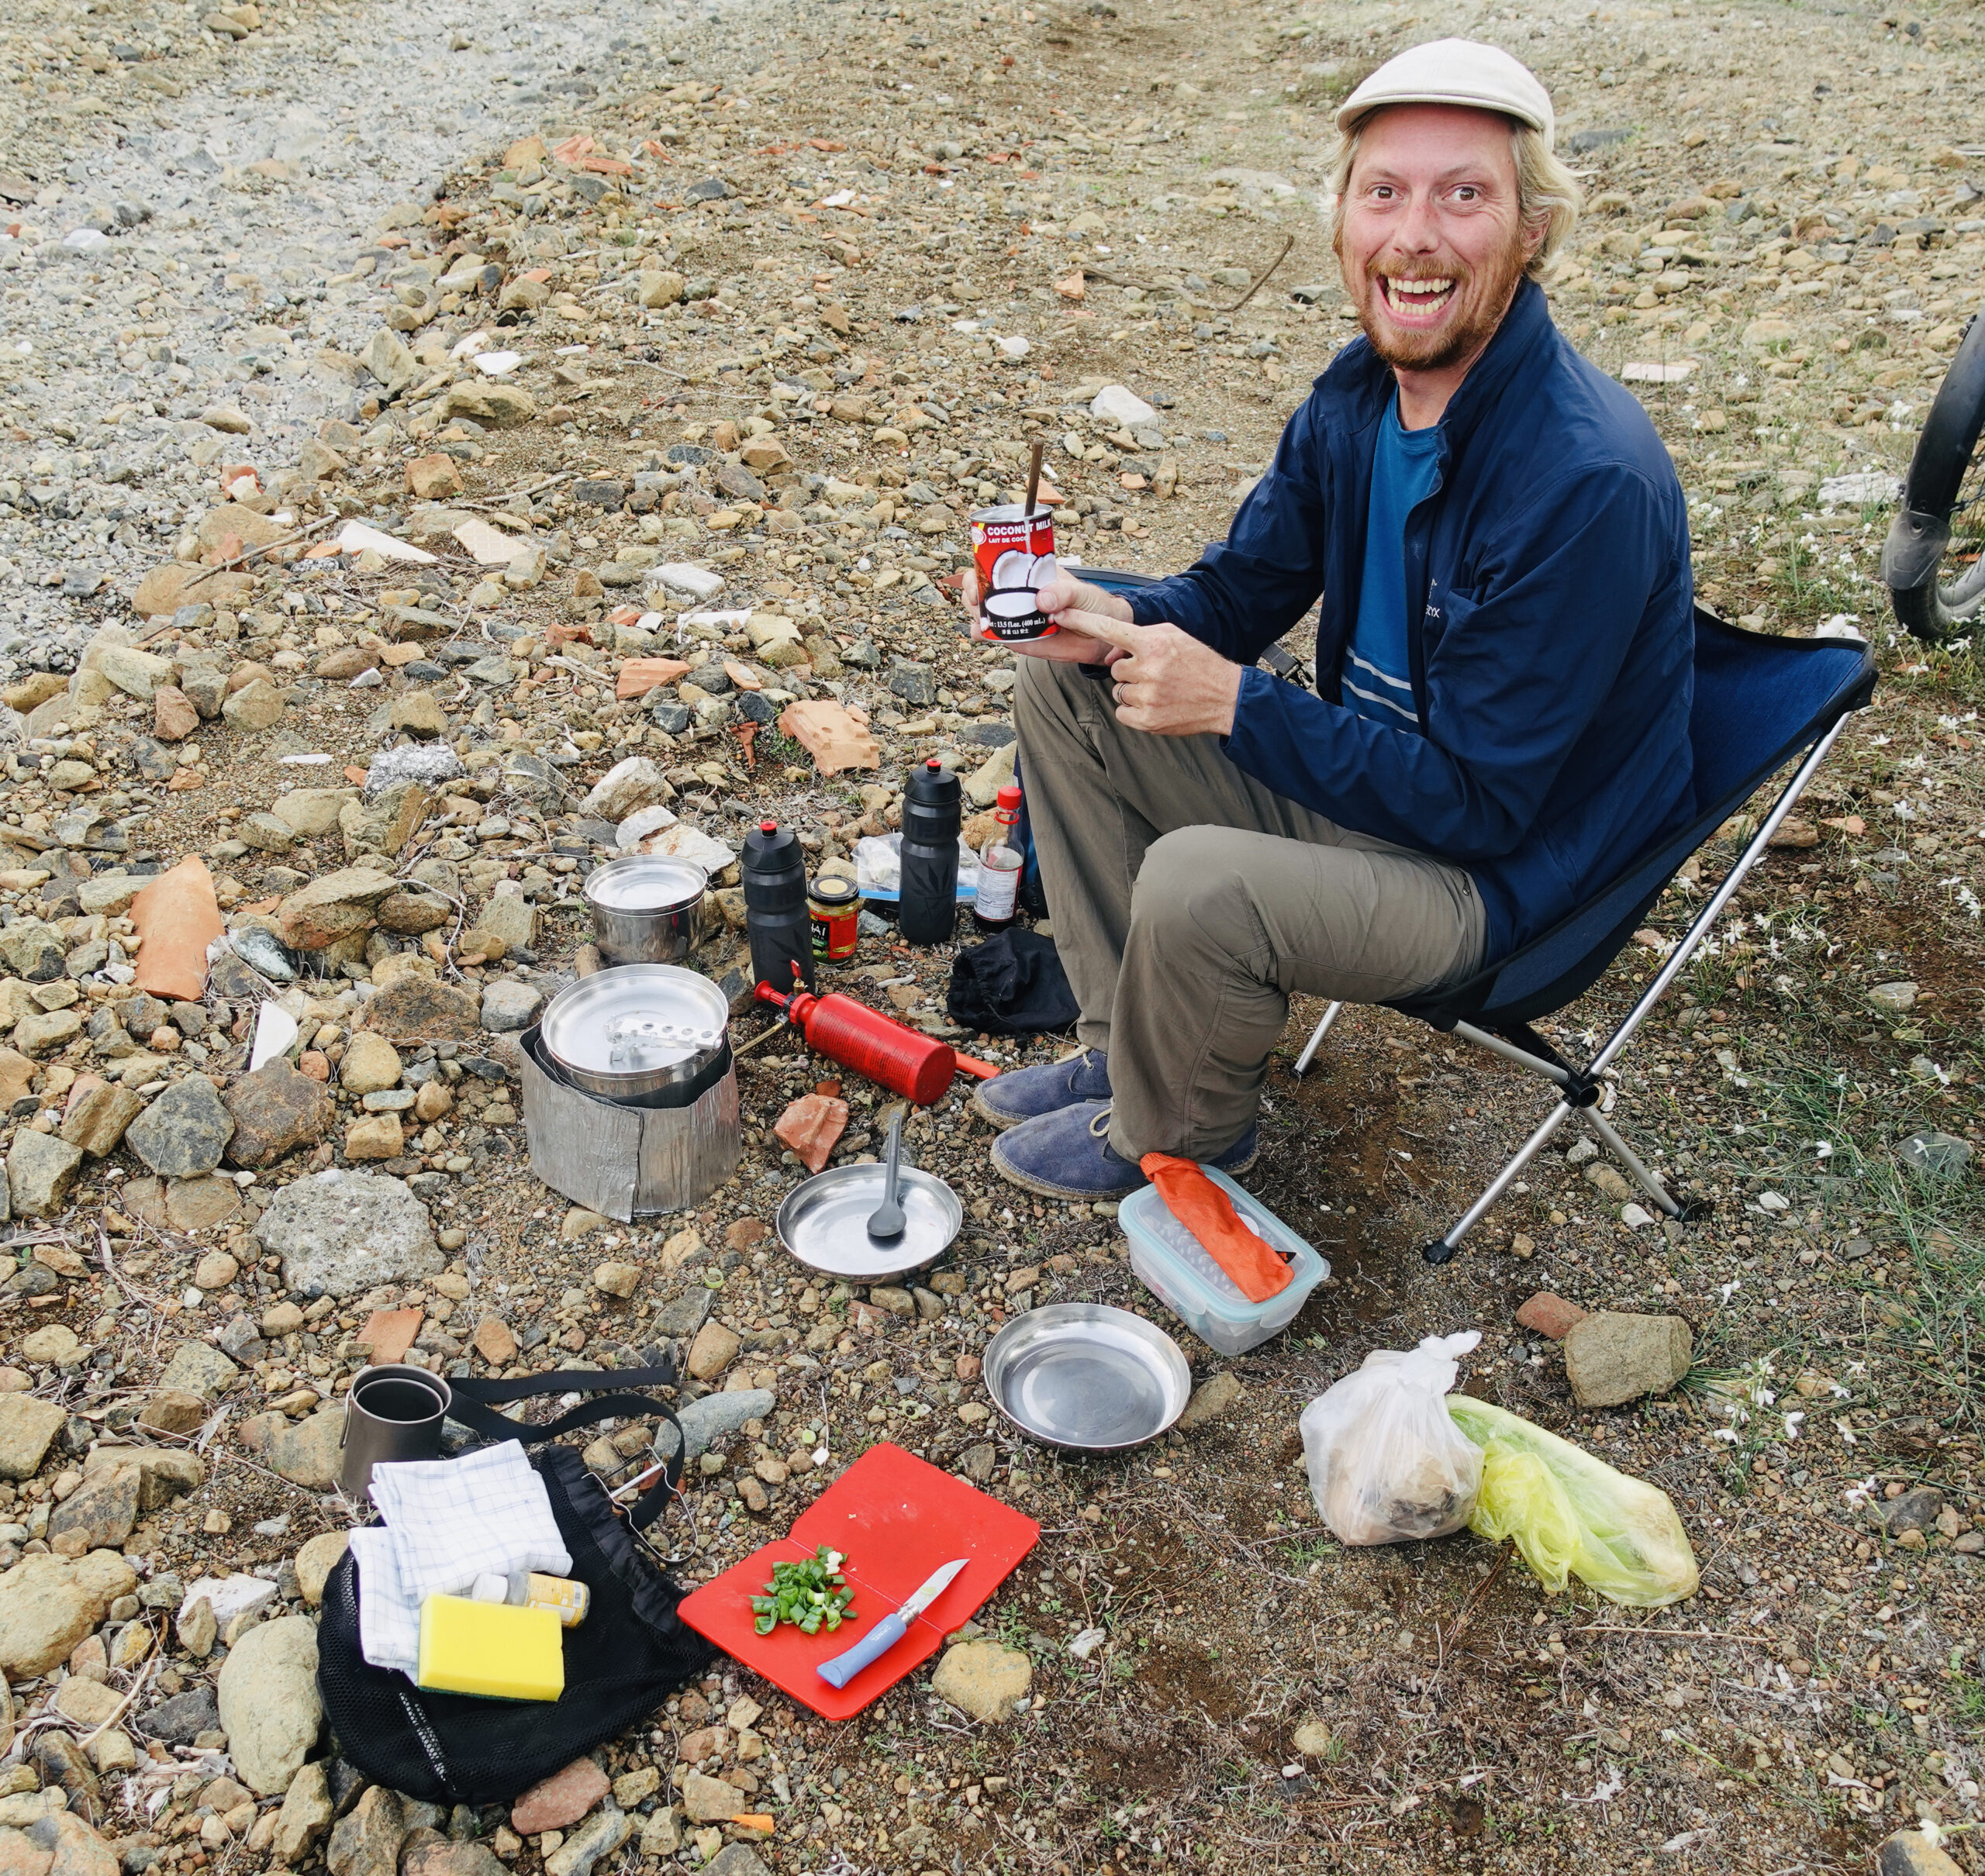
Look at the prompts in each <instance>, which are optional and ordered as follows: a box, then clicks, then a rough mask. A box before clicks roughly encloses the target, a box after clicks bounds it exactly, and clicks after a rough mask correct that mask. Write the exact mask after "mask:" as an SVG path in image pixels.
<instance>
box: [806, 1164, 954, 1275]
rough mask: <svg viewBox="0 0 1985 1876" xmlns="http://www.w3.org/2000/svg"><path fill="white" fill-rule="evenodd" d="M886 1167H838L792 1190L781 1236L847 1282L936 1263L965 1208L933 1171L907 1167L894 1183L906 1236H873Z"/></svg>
mask: <svg viewBox="0 0 1985 1876" xmlns="http://www.w3.org/2000/svg"><path fill="white" fill-rule="evenodd" d="M884 1178H885V1174H884V1171H883V1168H882V1165H881V1164H879V1163H878V1164H875V1165H873V1166H834V1167H829V1168H828V1170H827V1171H825V1172H823V1173H816V1174H814V1175H813V1178H810V1179H809V1180H807V1181H806V1182H805V1183H804V1184H803V1185H796V1186H795V1187H794V1188H793V1189H792V1191H789V1193H787V1194H786V1195H785V1203H784V1204H782V1205H781V1206H780V1207H779V1209H778V1218H777V1219H776V1220H775V1229H777V1231H778V1241H779V1242H780V1243H782V1244H783V1245H784V1246H785V1247H786V1249H787V1250H789V1251H791V1252H792V1254H793V1256H794V1257H796V1258H798V1259H799V1261H800V1262H801V1263H802V1264H805V1265H806V1267H807V1268H808V1269H809V1270H811V1271H820V1273H821V1274H823V1276H828V1277H838V1278H841V1279H842V1280H843V1281H844V1282H848V1283H889V1282H892V1281H895V1279H896V1278H899V1277H906V1276H908V1275H909V1274H910V1272H911V1271H920V1270H922V1269H923V1268H924V1267H926V1266H927V1265H928V1264H934V1263H935V1262H936V1261H937V1259H938V1258H939V1257H941V1256H942V1255H943V1254H944V1249H945V1247H946V1246H948V1244H949V1243H951V1240H952V1239H953V1238H955V1237H956V1236H958V1228H959V1226H961V1225H962V1224H963V1223H965V1207H964V1206H963V1205H961V1204H960V1203H959V1202H958V1194H957V1193H955V1191H952V1190H951V1188H950V1187H949V1186H948V1185H946V1184H945V1183H944V1181H943V1180H941V1178H938V1177H937V1174H935V1173H927V1172H924V1171H922V1170H920V1168H919V1167H914V1166H906V1167H903V1170H902V1171H901V1173H900V1174H899V1176H898V1178H897V1182H896V1198H897V1201H898V1202H899V1204H900V1205H902V1206H903V1236H901V1237H899V1238H891V1239H889V1240H883V1239H881V1238H872V1237H871V1236H869V1235H868V1218H869V1215H870V1213H872V1212H873V1211H874V1210H875V1208H876V1207H877V1206H878V1205H880V1204H881V1203H882V1186H883V1181H884Z"/></svg>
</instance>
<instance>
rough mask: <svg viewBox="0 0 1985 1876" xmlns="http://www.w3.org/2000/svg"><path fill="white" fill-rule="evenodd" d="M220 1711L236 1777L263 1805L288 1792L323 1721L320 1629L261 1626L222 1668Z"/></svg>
mask: <svg viewBox="0 0 1985 1876" xmlns="http://www.w3.org/2000/svg"><path fill="white" fill-rule="evenodd" d="M219 1703H220V1723H221V1725H222V1726H223V1728H224V1729H226V1733H227V1750H228V1755H229V1757H231V1758H232V1759H233V1760H234V1771H235V1775H236V1777H237V1778H240V1780H241V1781H242V1782H243V1784H244V1785H247V1786H248V1787H249V1788H250V1790H252V1791H254V1792H258V1793H260V1794H261V1796H263V1797H264V1798H268V1797H271V1796H273V1795H274V1794H276V1793H277V1792H286V1791H288V1789H289V1781H290V1780H291V1779H292V1778H295V1776H296V1773H297V1770H298V1768H299V1767H300V1766H301V1765H302V1763H303V1760H304V1758H305V1757H306V1755H307V1754H308V1753H309V1750H310V1748H311V1747H312V1746H313V1745H314V1744H315V1743H316V1739H317V1729H318V1727H319V1725H321V1724H322V1723H323V1716H324V1710H323V1704H322V1703H321V1702H319V1699H318V1698H317V1629H316V1624H315V1623H312V1621H311V1620H310V1619H309V1617H307V1616H282V1617H281V1618H279V1619H278V1620H276V1621H274V1622H264V1623H257V1624H256V1626H254V1628H252V1629H250V1630H249V1631H248V1633H247V1634H246V1635H244V1636H242V1637H241V1639H240V1640H239V1641H237V1642H236V1643H235V1644H234V1646H233V1647H232V1648H230V1650H228V1655H227V1659H226V1660H225V1661H223V1663H222V1664H221V1670H220V1689H219Z"/></svg>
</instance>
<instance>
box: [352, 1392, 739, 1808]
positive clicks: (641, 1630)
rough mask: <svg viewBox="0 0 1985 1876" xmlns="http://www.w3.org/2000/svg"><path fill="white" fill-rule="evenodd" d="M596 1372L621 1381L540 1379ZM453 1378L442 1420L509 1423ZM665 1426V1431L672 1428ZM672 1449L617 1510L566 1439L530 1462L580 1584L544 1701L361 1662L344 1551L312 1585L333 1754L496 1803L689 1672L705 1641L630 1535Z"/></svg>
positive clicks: (650, 1512)
mask: <svg viewBox="0 0 1985 1876" xmlns="http://www.w3.org/2000/svg"><path fill="white" fill-rule="evenodd" d="M632 1378H633V1377H632V1376H625V1377H618V1378H616V1379H632ZM575 1380H578V1381H582V1382H583V1381H594V1382H595V1383H604V1382H606V1381H609V1377H608V1376H606V1375H592V1376H575V1375H572V1374H559V1375H558V1376H557V1377H556V1378H555V1383H554V1385H558V1387H560V1388H561V1389H562V1388H567V1387H569V1386H570V1385H571V1382H572V1381H575ZM453 1385H454V1387H455V1388H456V1389H457V1400H456V1405H455V1409H454V1413H453V1416H452V1417H454V1418H456V1419H461V1420H463V1421H464V1423H468V1424H470V1425H472V1426H474V1427H475V1429H476V1430H477V1431H478V1432H488V1433H492V1436H493V1435H494V1433H495V1430H496V1429H498V1428H499V1427H501V1426H505V1425H508V1424H509V1422H508V1420H507V1419H506V1416H502V1415H499V1414H495V1413H491V1412H487V1410H486V1409H477V1408H476V1407H475V1406H474V1405H471V1403H470V1402H468V1401H466V1400H465V1399H464V1398H463V1390H464V1389H465V1388H467V1387H468V1386H469V1385H472V1384H469V1383H465V1382H461V1381H457V1382H455V1383H454V1384H453ZM480 1387H481V1388H485V1389H487V1390H488V1392H489V1393H491V1394H494V1393H496V1392H497V1391H499V1390H508V1391H511V1398H521V1397H522V1390H523V1389H526V1388H530V1389H532V1391H547V1389H546V1388H545V1385H544V1383H543V1382H539V1383H537V1384H536V1385H535V1387H534V1388H533V1384H532V1383H531V1382H528V1381H526V1382H509V1383H495V1384H490V1383H487V1382H485V1383H482V1384H480ZM596 1406H597V1407H598V1408H599V1409H604V1410H605V1411H606V1412H620V1413H622V1414H626V1413H627V1412H630V1411H632V1412H648V1413H654V1412H658V1411H660V1412H661V1413H662V1414H663V1415H664V1416H665V1417H666V1418H667V1419H671V1420H673V1419H675V1416H674V1415H673V1414H671V1413H669V1412H668V1410H667V1409H666V1408H664V1407H661V1405H660V1403H658V1402H654V1401H648V1402H641V1401H639V1400H637V1399H632V1398H630V1396H627V1395H619V1396H617V1397H616V1398H614V1399H613V1400H612V1401H609V1402H599V1403H597V1404H596ZM574 1413H575V1415H586V1414H587V1409H585V1408H581V1409H575V1410H574ZM588 1417H591V1418H597V1417H599V1414H598V1412H597V1411H595V1412H593V1413H592V1414H591V1415H590V1416H588ZM572 1418H573V1416H572V1415H568V1416H565V1419H566V1420H567V1421H569V1420H570V1419H572ZM554 1424H558V1425H562V1424H563V1423H554ZM550 1431H551V1429H550V1428H540V1427H533V1426H525V1425H523V1423H516V1432H515V1433H512V1434H506V1435H503V1436H504V1437H523V1438H524V1439H526V1440H529V1439H530V1437H531V1436H533V1435H534V1434H536V1435H542V1434H544V1433H548V1432H550ZM677 1431H678V1436H679V1434H680V1431H681V1429H680V1426H679V1425H678V1429H677ZM676 1454H677V1459H676V1461H675V1464H671V1467H670V1468H669V1471H668V1474H667V1475H666V1476H665V1478H663V1479H662V1481H661V1483H660V1484H659V1485H657V1486H656V1488H654V1490H653V1491H651V1492H650V1493H648V1494H647V1495H646V1496H644V1498H643V1499H642V1500H641V1502H640V1504H639V1505H637V1506H636V1507H635V1508H634V1509H633V1511H632V1512H630V1514H629V1515H628V1516H626V1517H624V1518H623V1517H622V1516H619V1515H617V1514H616V1511H615V1509H614V1505H613V1501H612V1499H611V1498H609V1496H608V1494H607V1488H606V1485H604V1483H602V1481H601V1480H600V1479H599V1478H598V1477H597V1476H596V1475H595V1474H593V1473H592V1472H591V1471H589V1470H588V1469H587V1467H586V1465H585V1461H584V1460H582V1459H581V1457H579V1455H578V1453H577V1452H576V1451H575V1450H574V1449H573V1448H571V1447H569V1446H557V1445H552V1446H547V1447H545V1448H544V1450H543V1451H541V1452H540V1453H539V1454H537V1456H536V1457H535V1458H533V1460H532V1462H531V1463H532V1465H533V1467H534V1468H535V1469H536V1471H537V1473H538V1475H539V1476H540V1478H542V1479H543V1480H544V1489H545V1492H546V1494H547V1496H548V1497H549V1498H550V1499H551V1512H552V1516H554V1518H555V1519H557V1520H558V1531H559V1535H560V1536H561V1537H562V1538H563V1539H564V1543H565V1547H566V1549H567V1550H569V1551H570V1552H571V1555H572V1574H573V1576H574V1578H575V1579H577V1580H578V1581H580V1582H582V1583H583V1584H585V1586H586V1588H588V1589H589V1591H592V1602H591V1605H590V1606H589V1609H588V1610H587V1612H586V1618H585V1621H583V1622H582V1623H579V1624H578V1626H576V1627H575V1628H570V1629H566V1630H565V1631H564V1654H565V1691H564V1694H563V1695H561V1697H560V1698H558V1700H556V1701H554V1702H546V1701H537V1700H528V1701H515V1702H513V1701H506V1700H482V1699H478V1698H474V1697H472V1696H471V1695H465V1694H442V1693H433V1692H429V1691H427V1690H426V1689H425V1688H419V1687H416V1686H415V1685H414V1684H413V1681H410V1680H409V1679H408V1678H407V1677H406V1675H405V1674H401V1673H399V1671H396V1670H394V1669H390V1668H383V1667H374V1666H372V1664H371V1663H370V1662H369V1661H368V1660H366V1659H365V1657H364V1654H363V1652H362V1651H361V1648H360V1646H359V1627H358V1599H359V1596H360V1595H361V1585H360V1582H359V1576H358V1567H357V1560H356V1559H355V1558H354V1557H353V1556H352V1554H350V1551H348V1550H347V1552H346V1553H345V1554H344V1556H343V1557H341V1558H340V1560H339V1561H338V1563H337V1567H335V1568H334V1569H333V1571H331V1573H330V1578H329V1579H328V1581H326V1584H325V1585H324V1606H323V1613H322V1615H321V1616H320V1617H319V1621H318V1626H317V1686H318V1691H319V1692H320V1693H321V1694H322V1695H323V1701H324V1711H325V1714H326V1718H327V1719H329V1721H330V1726H331V1730H332V1731H333V1733H335V1734H336V1735H337V1742H338V1747H339V1750H340V1751H341V1752H342V1753H343V1755H344V1757H346V1758H347V1760H350V1763H351V1764H353V1765H354V1766H356V1767H357V1768H358V1770H359V1771H361V1772H363V1773H364V1774H365V1776H366V1777H367V1778H370V1779H371V1780H373V1781H375V1783H377V1784H380V1785H385V1786H387V1787H388V1788H390V1789H392V1790H393V1791H396V1792H403V1793H404V1794H406V1796H408V1797H409V1798H420V1799H423V1800H424V1801H426V1802H429V1803H431V1804H443V1805H456V1804H466V1805H486V1804H502V1803H508V1802H509V1800H511V1799H512V1798H515V1797H516V1796H517V1795H519V1794H520V1792H526V1791H528V1790H529V1789H530V1787H531V1786H533V1785H536V1784H537V1782H538V1781H540V1779H544V1778H549V1777H551V1774H553V1773H554V1772H555V1771H561V1770H562V1769H563V1768H564V1767H566V1766H568V1765H569V1764H571V1762H572V1761H573V1760H575V1759H578V1758H582V1757H584V1756H585V1754H588V1753H589V1752H591V1751H592V1750H593V1749H594V1748H595V1747H599V1746H602V1745H604V1744H605V1743H606V1742H607V1741H608V1740H610V1739H613V1738H615V1737H616V1736H618V1735H619V1734H620V1733H624V1732H625V1731H627V1729H628V1728H629V1727H630V1726H633V1725H635V1724H637V1723H639V1722H640V1721H641V1720H644V1719H646V1718H647V1716H649V1715H650V1714H651V1713H652V1712H654V1710H655V1709H657V1708H658V1707H659V1706H660V1705H661V1703H662V1702H663V1701H665V1699H667V1698H668V1695H670V1694H671V1692H674V1691H675V1689H676V1688H678V1687H679V1686H681V1685H682V1683H683V1682H684V1681H687V1680H689V1678H692V1676H694V1675H696V1674H700V1673H702V1672H703V1669H704V1668H706V1667H708V1666H709V1663H710V1662H711V1660H713V1658H714V1657H715V1655H716V1650H715V1649H714V1648H713V1647H712V1646H711V1645H710V1643H709V1642H707V1641H706V1640H704V1639H703V1636H700V1635H699V1634H698V1633H696V1631H695V1630H694V1629H692V1628H691V1627H690V1626H689V1625H688V1623H685V1622H684V1621H682V1619H681V1618H680V1617H679V1616H678V1615H677V1614H676V1605H677V1604H678V1603H679V1602H681V1601H682V1597H683V1595H684V1593H685V1592H684V1591H683V1590H682V1588H681V1586H680V1585H678V1584H676V1583H675V1582H673V1581H671V1580H670V1578H668V1576H666V1575H665V1574H664V1573H663V1571H662V1570H661V1567H660V1565H659V1564H658V1562H657V1561H656V1560H655V1557H654V1553H653V1552H652V1550H651V1549H650V1548H649V1547H648V1544H647V1540H646V1539H645V1538H644V1536H642V1535H641V1527H642V1526H644V1525H645V1524H647V1523H649V1522H651V1520H652V1519H653V1518H654V1516H657V1515H658V1513H659V1512H661V1509H664V1508H665V1505H667V1503H668V1502H669V1501H670V1500H671V1499H672V1498H673V1497H674V1496H675V1481H676V1478H677V1477H678V1473H679V1467H680V1459H681V1454H682V1446H681V1444H680V1443H678V1446H677V1447H676Z"/></svg>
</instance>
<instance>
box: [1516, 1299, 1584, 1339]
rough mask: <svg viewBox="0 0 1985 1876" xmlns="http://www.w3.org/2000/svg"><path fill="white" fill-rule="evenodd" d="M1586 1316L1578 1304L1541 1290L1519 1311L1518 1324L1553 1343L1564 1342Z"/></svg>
mask: <svg viewBox="0 0 1985 1876" xmlns="http://www.w3.org/2000/svg"><path fill="white" fill-rule="evenodd" d="M1585 1319H1586V1311H1585V1310H1583V1309H1580V1308H1579V1306H1578V1305H1577V1304H1576V1303H1574V1302H1566V1300H1565V1298H1563V1297H1562V1296H1554V1295H1552V1293H1551V1291H1548V1290H1539V1291H1538V1292H1537V1294H1536V1295H1534V1296H1533V1297H1532V1298H1531V1299H1530V1300H1529V1302H1527V1303H1525V1304H1524V1305H1523V1306H1522V1307H1521V1309H1518V1310H1517V1326H1519V1327H1521V1328H1524V1329H1532V1330H1534V1331H1535V1333H1537V1334H1538V1335H1540V1336H1549V1337H1550V1339H1551V1340H1552V1341H1553V1342H1562V1341H1563V1340H1564V1339H1565V1338H1566V1336H1568V1335H1569V1334H1570V1333H1572V1329H1575V1328H1576V1326H1578V1325H1579V1323H1583V1321H1584V1320H1585Z"/></svg>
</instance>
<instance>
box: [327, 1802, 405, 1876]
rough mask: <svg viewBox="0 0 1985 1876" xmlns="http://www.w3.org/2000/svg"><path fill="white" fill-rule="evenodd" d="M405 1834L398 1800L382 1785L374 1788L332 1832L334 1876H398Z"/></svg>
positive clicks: (330, 1857) (330, 1859) (330, 1853)
mask: <svg viewBox="0 0 1985 1876" xmlns="http://www.w3.org/2000/svg"><path fill="white" fill-rule="evenodd" d="M405 1836H406V1818H405V1816H404V1814H403V1813H402V1811H401V1809H400V1801H399V1798H397V1797H395V1795H393V1793H392V1792H389V1791H388V1790H387V1789H386V1788H385V1786H384V1785H373V1786H371V1788H368V1791H367V1792H366V1793H365V1795H364V1796H363V1797H362V1798H360V1799H359V1801H358V1802H357V1804H355V1805H353V1806H352V1809H351V1812H350V1816H346V1817H342V1818H340V1819H338V1823H337V1829H334V1830H333V1831H332V1833H331V1843H330V1850H329V1851H328V1852H327V1853H326V1857H325V1860H326V1862H327V1863H328V1864H330V1871H331V1876H395V1872H396V1871H397V1870H398V1869H399V1860H400V1843H401V1840H402V1839H403V1838H404V1837H405Z"/></svg>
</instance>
